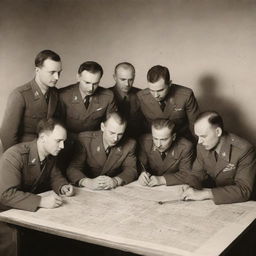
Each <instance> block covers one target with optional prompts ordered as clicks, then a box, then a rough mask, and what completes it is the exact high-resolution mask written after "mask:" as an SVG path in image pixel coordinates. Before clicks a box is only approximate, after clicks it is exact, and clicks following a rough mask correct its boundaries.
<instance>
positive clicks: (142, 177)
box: [138, 172, 150, 186]
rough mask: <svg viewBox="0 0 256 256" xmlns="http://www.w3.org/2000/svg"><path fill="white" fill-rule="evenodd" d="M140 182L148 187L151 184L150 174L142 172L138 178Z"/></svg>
mask: <svg viewBox="0 0 256 256" xmlns="http://www.w3.org/2000/svg"><path fill="white" fill-rule="evenodd" d="M138 182H139V184H140V185H142V186H148V183H149V182H150V174H149V173H148V172H142V173H141V174H140V176H139V178H138Z"/></svg>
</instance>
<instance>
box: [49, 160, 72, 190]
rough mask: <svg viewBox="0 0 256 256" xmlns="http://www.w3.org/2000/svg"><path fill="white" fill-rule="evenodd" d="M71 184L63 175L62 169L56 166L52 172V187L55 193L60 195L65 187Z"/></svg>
mask: <svg viewBox="0 0 256 256" xmlns="http://www.w3.org/2000/svg"><path fill="white" fill-rule="evenodd" d="M67 184H69V183H68V181H67V180H66V178H64V176H63V175H62V173H61V171H60V169H59V168H58V167H57V166H56V163H55V164H54V166H53V168H52V170H51V187H52V189H53V190H54V191H55V193H57V194H59V193H60V189H61V187H62V186H63V185H67Z"/></svg>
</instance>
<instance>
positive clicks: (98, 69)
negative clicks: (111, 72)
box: [78, 61, 103, 77]
mask: <svg viewBox="0 0 256 256" xmlns="http://www.w3.org/2000/svg"><path fill="white" fill-rule="evenodd" d="M85 70H86V71H88V72H90V73H92V74H95V73H100V77H102V76H103V68H102V66H101V65H100V64H98V63H97V62H95V61H86V62H84V63H82V64H81V65H80V67H79V69H78V74H79V75H80V74H81V73H82V72H83V71H85Z"/></svg>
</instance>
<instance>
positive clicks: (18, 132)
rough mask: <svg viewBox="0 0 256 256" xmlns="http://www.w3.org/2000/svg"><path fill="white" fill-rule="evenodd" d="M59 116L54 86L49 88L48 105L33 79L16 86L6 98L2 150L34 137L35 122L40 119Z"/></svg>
mask: <svg viewBox="0 0 256 256" xmlns="http://www.w3.org/2000/svg"><path fill="white" fill-rule="evenodd" d="M60 116H61V105H60V103H59V101H58V92H57V89H56V88H49V103H48V105H47V103H46V100H45V97H44V95H43V94H42V92H41V90H40V88H39V86H38V85H37V83H36V82H35V80H32V81H31V82H29V83H27V84H25V85H23V86H20V87H18V88H16V89H15V90H14V91H13V92H12V93H11V94H10V96H9V98H8V102H7V107H6V111H5V115H4V118H3V122H2V127H1V131H0V136H1V140H2V144H3V148H4V150H6V149H8V148H9V147H11V146H12V145H15V144H17V143H19V142H24V141H31V140H33V139H34V138H36V136H37V135H36V129H37V124H38V122H39V121H40V120H41V119H43V118H49V117H56V118H60Z"/></svg>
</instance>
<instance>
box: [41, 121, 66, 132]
mask: <svg viewBox="0 0 256 256" xmlns="http://www.w3.org/2000/svg"><path fill="white" fill-rule="evenodd" d="M56 125H59V126H61V127H62V128H64V129H66V128H65V126H64V125H63V124H62V122H61V121H59V120H57V119H54V118H49V119H42V120H41V121H40V122H39V123H38V125H37V134H38V135H39V134H40V133H42V132H45V131H53V130H54V128H55V126H56Z"/></svg>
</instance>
